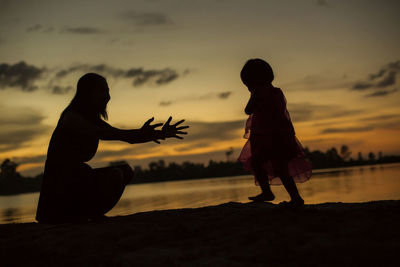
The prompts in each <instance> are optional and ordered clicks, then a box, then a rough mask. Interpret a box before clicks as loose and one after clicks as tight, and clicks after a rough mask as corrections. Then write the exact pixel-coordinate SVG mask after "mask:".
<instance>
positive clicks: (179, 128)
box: [176, 126, 189, 130]
mask: <svg viewBox="0 0 400 267" xmlns="http://www.w3.org/2000/svg"><path fill="white" fill-rule="evenodd" d="M187 128H189V126H181V127H178V128H176V129H177V130H183V129H187Z"/></svg>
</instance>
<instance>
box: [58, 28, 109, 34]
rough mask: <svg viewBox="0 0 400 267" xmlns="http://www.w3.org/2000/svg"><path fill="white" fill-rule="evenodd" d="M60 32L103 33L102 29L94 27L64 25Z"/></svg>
mask: <svg viewBox="0 0 400 267" xmlns="http://www.w3.org/2000/svg"><path fill="white" fill-rule="evenodd" d="M62 32H66V33H75V34H101V33H105V31H104V30H103V29H99V28H94V27H65V28H63V30H62Z"/></svg>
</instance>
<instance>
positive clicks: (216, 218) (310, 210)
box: [0, 201, 400, 266]
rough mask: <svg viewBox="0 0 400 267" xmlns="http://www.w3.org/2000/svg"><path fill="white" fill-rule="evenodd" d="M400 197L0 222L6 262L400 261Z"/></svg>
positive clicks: (250, 263)
mask: <svg viewBox="0 0 400 267" xmlns="http://www.w3.org/2000/svg"><path fill="white" fill-rule="evenodd" d="M399 227H400V201H377V202H369V203H351V204H350V203H325V204H318V205H306V206H305V207H303V208H301V209H298V210H292V209H289V208H285V207H282V206H281V205H273V204H267V203H244V204H242V203H226V204H222V205H218V206H212V207H205V208H197V209H180V210H166V211H153V212H145V213H137V214H133V215H129V216H123V217H112V218H109V219H108V220H106V221H103V222H90V223H82V224H63V225H42V224H36V223H25V224H6V225H0V260H1V261H0V265H1V266H160V265H162V266H339V265H344V266H400V265H399V262H400V260H399V259H400V257H399V255H400V254H399V253H400V228H399Z"/></svg>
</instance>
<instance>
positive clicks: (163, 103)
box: [159, 101, 172, 107]
mask: <svg viewBox="0 0 400 267" xmlns="http://www.w3.org/2000/svg"><path fill="white" fill-rule="evenodd" d="M171 104H172V101H161V102H160V104H159V105H160V106H162V107H167V106H170V105H171Z"/></svg>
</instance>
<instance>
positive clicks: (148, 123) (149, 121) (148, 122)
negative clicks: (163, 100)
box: [144, 117, 154, 126]
mask: <svg viewBox="0 0 400 267" xmlns="http://www.w3.org/2000/svg"><path fill="white" fill-rule="evenodd" d="M152 121H154V117H152V118H151V119H148V120H147V121H146V122H145V123H144V125H146V126H148V125H150V123H151V122H152Z"/></svg>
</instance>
